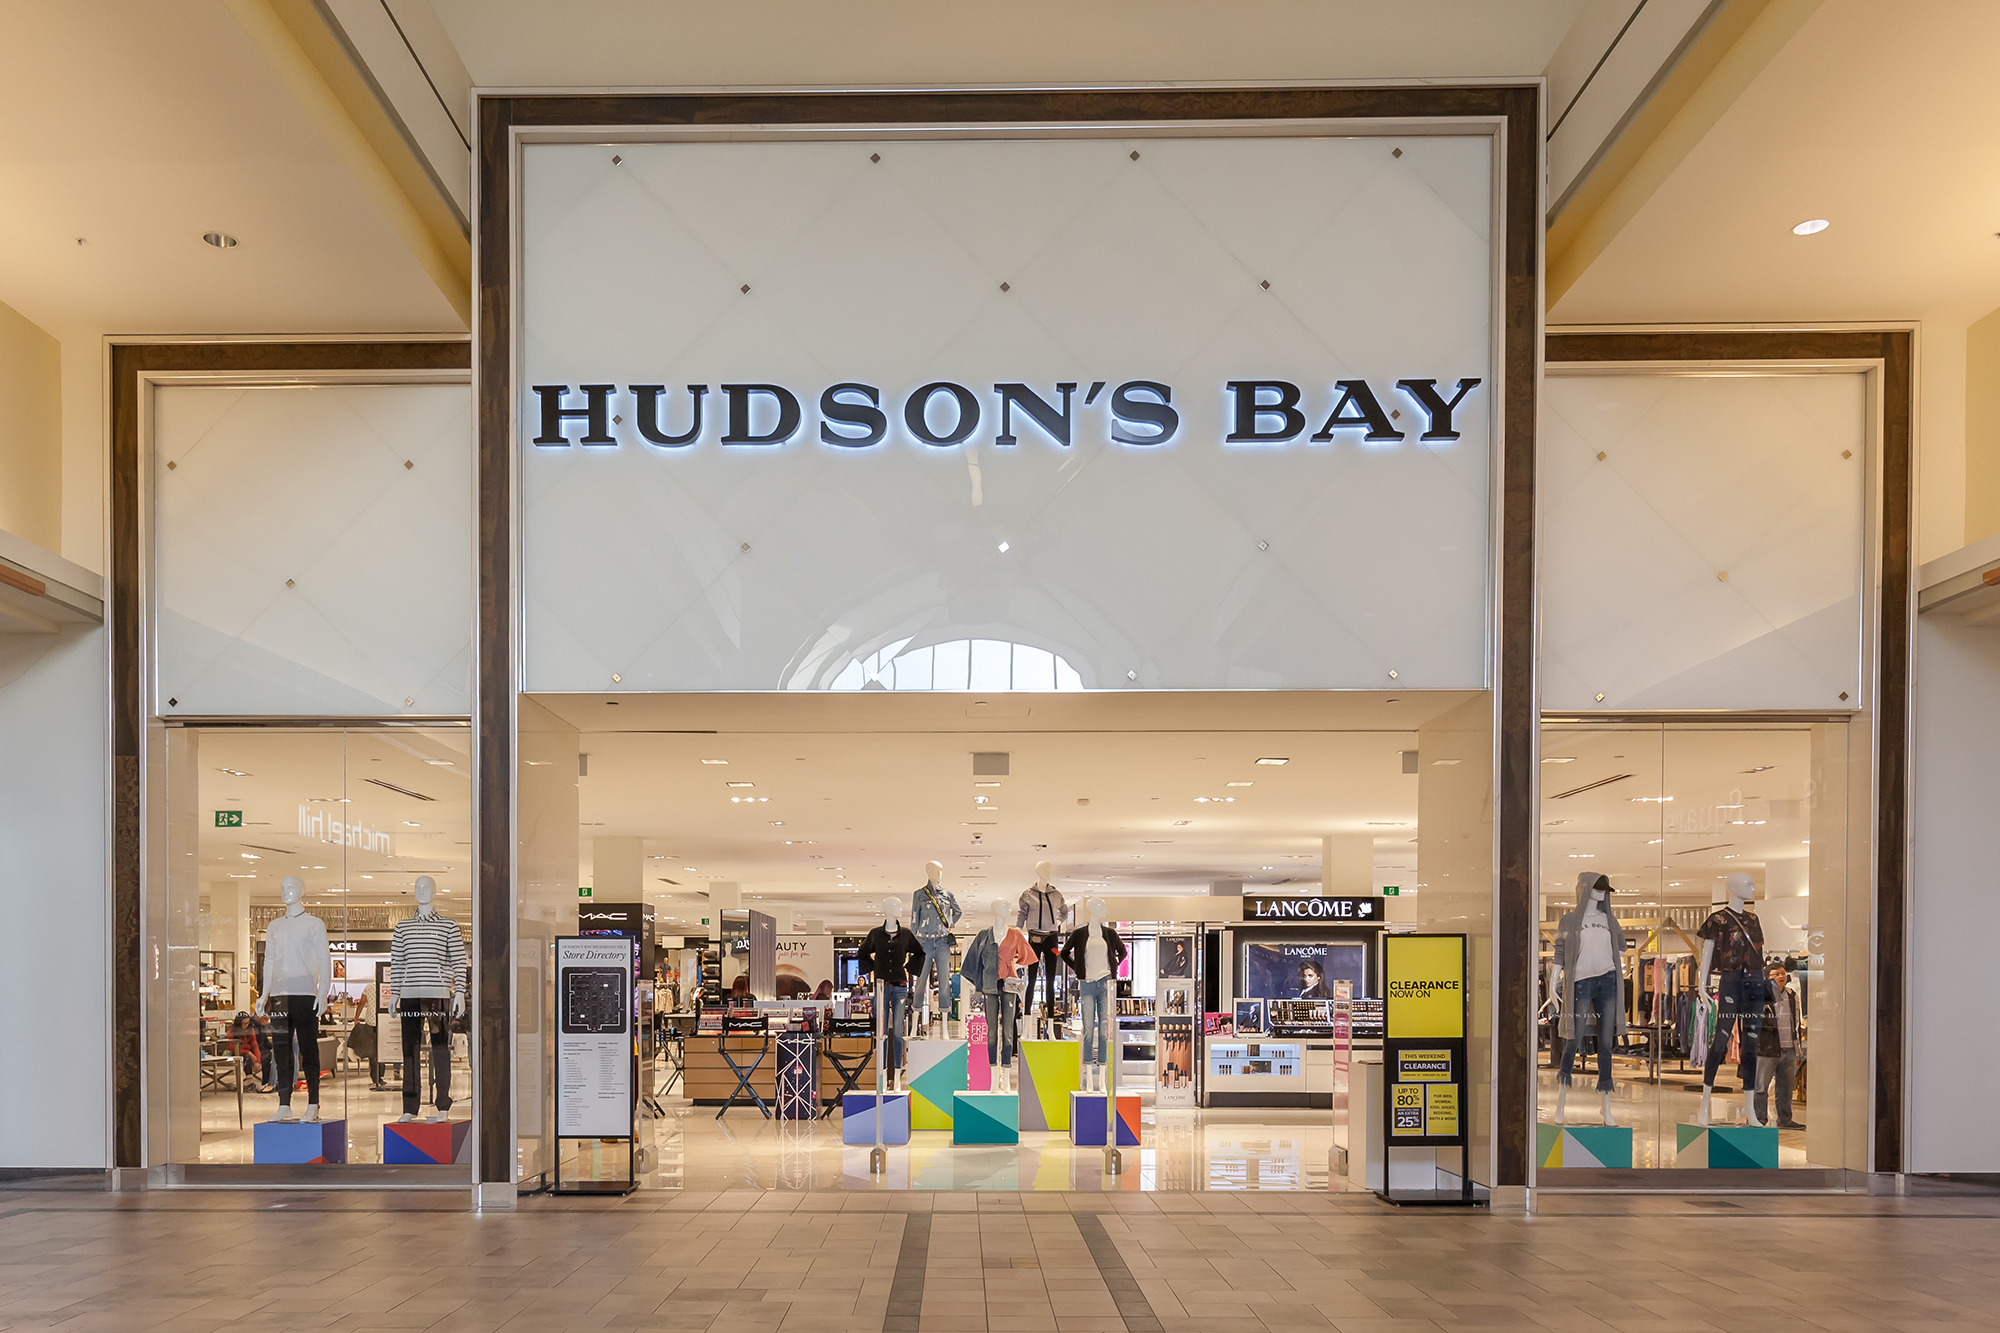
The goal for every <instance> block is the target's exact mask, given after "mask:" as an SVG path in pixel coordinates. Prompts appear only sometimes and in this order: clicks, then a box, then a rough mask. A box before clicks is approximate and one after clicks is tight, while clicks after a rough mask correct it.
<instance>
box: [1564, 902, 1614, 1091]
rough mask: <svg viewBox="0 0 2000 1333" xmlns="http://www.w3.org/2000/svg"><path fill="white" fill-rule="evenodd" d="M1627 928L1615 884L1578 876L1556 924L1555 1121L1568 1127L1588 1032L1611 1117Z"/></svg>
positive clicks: (1598, 1077)
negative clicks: (1571, 901)
mask: <svg viewBox="0 0 2000 1333" xmlns="http://www.w3.org/2000/svg"><path fill="white" fill-rule="evenodd" d="M1624 976H1625V930H1624V928H1623V927H1622V926H1620V925H1619V924H1618V918H1617V917H1616V916H1615V915H1613V914H1612V911H1611V880H1610V879H1609V877H1607V876H1605V875H1600V874H1599V873H1597V872H1596V871H1595V870H1586V871H1584V872H1583V873H1582V874H1580V875H1578V876H1577V877H1576V906H1575V907H1573V908H1571V909H1570V910H1569V911H1568V912H1567V913H1565V914H1564V916H1563V919H1562V921H1561V922H1560V923H1559V924H1558V925H1557V926H1556V977H1555V988H1556V992H1557V993H1558V994H1559V995H1561V996H1562V1009H1561V1013H1560V1015H1559V1017H1558V1019H1557V1024H1556V1034H1557V1035H1558V1036H1559V1037H1561V1038H1563V1056H1562V1069H1561V1072H1560V1074H1559V1075H1558V1084H1559V1087H1558V1090H1557V1092H1556V1123H1557V1124H1568V1123H1569V1122H1568V1120H1567V1119H1566V1118H1565V1117H1566V1113H1567V1111H1568V1101H1569V1086H1570V1076H1571V1072H1572V1070H1574V1068H1575V1066H1576V1053H1577V1049H1578V1047H1580V1046H1581V1045H1582V1043H1583V1035H1584V1033H1585V1032H1587V1031H1590V1030H1592V1027H1593V1025H1594V1026H1595V1031H1596V1033H1597V1092H1598V1096H1599V1097H1600V1098H1601V1099H1602V1102H1603V1114H1604V1123H1605V1124H1607V1125H1615V1124H1616V1123H1617V1121H1615V1120H1613V1119H1612V1118H1611V1053H1612V1052H1613V1051H1615V1050H1617V1049H1618V1039H1619V1038H1620V1037H1622V1036H1623V1035H1624V1034H1625V999H1624V994H1623V991H1622V988H1621V983H1622V981H1623V980H1624Z"/></svg>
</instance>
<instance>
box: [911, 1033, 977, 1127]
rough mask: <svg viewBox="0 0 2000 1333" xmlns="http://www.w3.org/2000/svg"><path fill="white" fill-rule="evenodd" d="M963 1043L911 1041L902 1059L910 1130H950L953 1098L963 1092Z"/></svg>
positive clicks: (964, 1078) (964, 1069) (964, 1076)
mask: <svg viewBox="0 0 2000 1333" xmlns="http://www.w3.org/2000/svg"><path fill="white" fill-rule="evenodd" d="M965 1080H966V1066H965V1043H964V1042H962V1041H913V1042H910V1043H909V1052H908V1054H906V1055H905V1056H904V1057H903V1087H904V1088H905V1089H906V1090H907V1091H908V1092H909V1094H910V1128H911V1129H950V1128H951V1120H952V1097H953V1094H955V1093H960V1092H963V1091H965Z"/></svg>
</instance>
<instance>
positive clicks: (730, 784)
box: [722, 782, 757, 787]
mask: <svg viewBox="0 0 2000 1333" xmlns="http://www.w3.org/2000/svg"><path fill="white" fill-rule="evenodd" d="M722 785H723V786H725V787H754V786H756V785H757V784H756V783H754V782H725V783H723V784H722Z"/></svg>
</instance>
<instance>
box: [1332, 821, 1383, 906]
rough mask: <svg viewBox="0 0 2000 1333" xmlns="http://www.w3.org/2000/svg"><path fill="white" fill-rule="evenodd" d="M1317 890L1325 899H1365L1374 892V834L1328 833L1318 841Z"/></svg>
mask: <svg viewBox="0 0 2000 1333" xmlns="http://www.w3.org/2000/svg"><path fill="white" fill-rule="evenodd" d="M1319 883H1320V892H1321V893H1323V894H1325V895H1326V896H1327V897H1329V898H1367V897H1371V896H1372V895H1373V894H1374V892H1375V835H1374V834H1372V833H1329V834H1327V835H1326V836H1325V837H1323V838H1321V839H1320V840H1319Z"/></svg>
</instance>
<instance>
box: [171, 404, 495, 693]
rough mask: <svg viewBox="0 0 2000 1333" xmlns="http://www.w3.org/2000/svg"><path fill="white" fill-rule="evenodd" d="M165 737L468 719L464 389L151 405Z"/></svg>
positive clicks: (467, 422)
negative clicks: (182, 728) (309, 724)
mask: <svg viewBox="0 0 2000 1333" xmlns="http://www.w3.org/2000/svg"><path fill="white" fill-rule="evenodd" d="M152 406H153V478H152V479H153V486H154V495H155V508H154V513H155V515H156V522H157V536H156V541H155V547H154V550H155V560H156V566H155V576H154V594H155V602H154V605H155V608H156V615H157V618H158V640H159V660H158V683H157V687H156V694H157V697H156V699H155V700H154V701H153V702H154V706H155V707H156V708H157V709H158V711H159V712H161V713H162V714H165V715H166V716H169V717H174V716H179V717H192V716H201V715H217V714H239V715H334V716H384V715H388V716H394V715H398V714H405V713H420V714H432V715H440V714H442V715H462V714H466V713H470V712H471V711H472V549H473V548H472V402H471V390H470V389H469V387H467V386H465V385H454V384H444V385H425V384H408V385H337V386H331V385H315V386H284V387H243V386H212V385H170V386H163V387H159V388H156V389H155V390H154V391H153V404H152Z"/></svg>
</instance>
